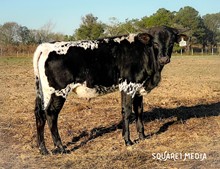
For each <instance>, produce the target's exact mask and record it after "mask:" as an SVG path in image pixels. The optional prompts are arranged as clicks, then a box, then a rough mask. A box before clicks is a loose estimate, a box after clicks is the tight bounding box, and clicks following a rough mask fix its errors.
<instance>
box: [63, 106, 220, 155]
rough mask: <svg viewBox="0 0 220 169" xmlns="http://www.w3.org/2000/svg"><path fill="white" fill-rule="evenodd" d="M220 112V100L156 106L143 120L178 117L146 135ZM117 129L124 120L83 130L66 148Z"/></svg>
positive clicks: (120, 127)
mask: <svg viewBox="0 0 220 169" xmlns="http://www.w3.org/2000/svg"><path fill="white" fill-rule="evenodd" d="M219 114H220V102H219V103H214V104H210V105H197V106H192V107H184V106H181V107H178V108H175V109H164V108H155V109H153V110H152V111H150V112H144V113H143V122H144V123H147V122H151V121H154V120H156V119H167V118H172V117H177V120H176V121H171V122H167V123H165V124H164V125H163V126H162V127H160V129H159V130H158V131H157V132H156V133H151V134H150V135H148V136H146V137H149V136H151V135H154V134H161V133H163V132H165V131H167V130H168V127H169V126H170V125H172V124H173V123H174V122H178V121H179V122H182V123H183V124H185V122H186V120H188V119H190V118H202V117H210V116H218V115H219ZM133 122H135V116H134V114H133V113H132V116H131V120H130V123H133ZM117 129H122V121H121V122H120V123H119V124H114V125H112V126H110V127H107V128H105V127H98V128H94V129H92V130H91V132H90V134H88V132H86V131H83V132H82V133H81V134H80V135H79V136H77V137H73V139H72V142H68V143H67V144H66V145H65V148H68V146H70V145H73V144H76V143H77V142H78V141H79V140H80V139H81V138H83V137H85V136H87V137H88V138H87V139H86V140H85V141H82V142H81V143H80V144H79V145H76V146H75V147H74V148H72V149H71V150H67V152H69V153H71V152H72V151H74V150H76V149H79V148H80V147H81V146H83V145H84V144H86V143H87V142H88V141H90V140H92V139H95V138H98V137H100V136H102V135H104V134H106V133H110V132H112V131H116V130H117Z"/></svg>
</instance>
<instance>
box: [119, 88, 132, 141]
mask: <svg viewBox="0 0 220 169" xmlns="http://www.w3.org/2000/svg"><path fill="white" fill-rule="evenodd" d="M132 100H133V99H132V97H131V96H130V95H127V93H125V92H123V91H122V92H121V107H122V111H121V112H122V118H123V131H122V136H123V137H124V140H125V144H126V145H133V143H132V141H131V140H130V131H129V119H130V116H131V113H132Z"/></svg>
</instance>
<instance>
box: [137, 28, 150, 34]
mask: <svg viewBox="0 0 220 169" xmlns="http://www.w3.org/2000/svg"><path fill="white" fill-rule="evenodd" d="M139 30H140V31H141V32H144V33H148V32H149V29H145V28H139Z"/></svg>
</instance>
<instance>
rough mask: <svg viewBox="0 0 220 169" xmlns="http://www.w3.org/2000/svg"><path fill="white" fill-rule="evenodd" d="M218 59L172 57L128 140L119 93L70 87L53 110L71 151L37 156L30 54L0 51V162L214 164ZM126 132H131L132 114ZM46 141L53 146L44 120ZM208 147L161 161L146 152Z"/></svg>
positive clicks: (219, 123) (218, 157)
mask: <svg viewBox="0 0 220 169" xmlns="http://www.w3.org/2000/svg"><path fill="white" fill-rule="evenodd" d="M219 66H220V58H219V56H208V57H207V56H184V57H181V56H174V57H173V58H172V62H171V63H170V64H169V65H167V66H166V67H165V69H164V71H163V73H162V81H161V83H160V85H159V87H157V88H156V89H154V90H153V91H152V92H151V93H150V94H149V95H148V96H146V97H145V98H144V126H145V134H146V135H148V136H151V137H150V138H149V139H146V140H144V141H140V142H137V143H136V144H135V145H133V146H132V147H126V146H125V145H124V141H123V139H122V136H121V113H120V94H119V93H113V94H109V95H106V96H103V97H100V98H97V99H95V100H92V101H91V102H90V103H88V102H87V101H85V100H83V99H79V98H77V97H76V96H74V95H73V94H71V95H70V96H69V97H68V99H67V101H66V103H65V106H64V108H63V109H62V111H61V113H60V116H59V131H60V135H61V138H62V141H63V144H64V145H65V146H66V149H67V150H68V151H69V154H66V155H49V156H41V155H40V154H39V152H38V149H37V147H36V128H35V117H34V113H33V111H34V100H35V91H34V88H35V86H34V76H33V68H32V59H31V58H9V57H1V58H0V85H1V88H0V92H1V95H0V107H1V109H0V167H2V168H218V167H219V164H220V153H219V149H220V144H219V139H220V133H219V131H220V130H219V129H220V115H219V113H220V85H219V84H220V73H219ZM131 121H132V122H131V124H130V131H131V139H132V140H136V139H137V137H138V136H137V133H136V124H135V123H134V117H132V120H131ZM45 139H46V145H47V148H48V149H49V150H52V149H53V143H52V138H51V134H50V132H49V129H48V127H47V126H46V132H45ZM165 151H167V152H168V153H183V154H184V153H206V155H207V159H205V160H203V161H200V160H190V159H187V160H186V161H183V160H180V159H179V160H176V161H174V160H173V159H168V160H167V161H161V160H156V159H153V158H152V153H164V152H165Z"/></svg>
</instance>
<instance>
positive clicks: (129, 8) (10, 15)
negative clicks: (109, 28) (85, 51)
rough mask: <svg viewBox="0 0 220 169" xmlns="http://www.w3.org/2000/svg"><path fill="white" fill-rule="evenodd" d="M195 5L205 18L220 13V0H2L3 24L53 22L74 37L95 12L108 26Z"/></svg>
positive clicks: (57, 29)
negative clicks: (110, 22) (112, 21)
mask: <svg viewBox="0 0 220 169" xmlns="http://www.w3.org/2000/svg"><path fill="white" fill-rule="evenodd" d="M184 6H191V7H193V8H195V9H196V10H197V11H199V14H200V15H201V16H203V15H205V14H207V13H209V14H212V13H218V12H220V0H199V1H197V0H108V1H105V0H0V24H1V25H3V24H4V23H5V22H17V23H18V24H20V25H22V26H27V27H28V28H29V29H39V28H41V27H42V26H43V25H44V24H45V23H47V22H48V21H49V20H51V21H52V22H53V23H54V24H56V27H55V29H54V32H61V33H63V34H67V35H72V34H73V33H74V30H75V29H77V28H79V25H80V23H81V17H82V16H85V15H86V14H89V13H92V14H93V15H94V16H96V17H98V20H99V21H102V22H104V23H108V19H109V18H110V17H116V18H117V19H118V20H119V21H120V22H124V21H125V19H126V18H128V19H136V18H137V19H141V18H142V17H144V16H150V15H152V14H153V13H155V12H156V11H157V10H158V9H159V8H166V9H167V10H170V11H179V9H180V8H183V7H184Z"/></svg>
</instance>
